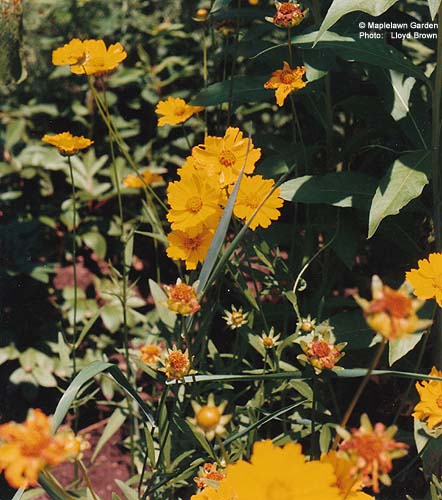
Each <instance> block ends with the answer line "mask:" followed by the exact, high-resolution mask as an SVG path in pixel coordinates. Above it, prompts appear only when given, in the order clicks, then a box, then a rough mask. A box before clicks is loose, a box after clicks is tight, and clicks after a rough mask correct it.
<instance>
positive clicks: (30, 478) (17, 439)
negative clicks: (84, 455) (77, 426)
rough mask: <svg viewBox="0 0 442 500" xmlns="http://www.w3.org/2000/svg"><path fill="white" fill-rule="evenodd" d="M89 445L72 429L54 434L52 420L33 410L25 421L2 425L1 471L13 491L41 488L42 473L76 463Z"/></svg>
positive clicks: (0, 428) (0, 434)
mask: <svg viewBox="0 0 442 500" xmlns="http://www.w3.org/2000/svg"><path fill="white" fill-rule="evenodd" d="M88 446H89V445H88V443H87V442H86V441H83V440H82V439H81V438H80V437H78V436H75V435H74V434H73V432H72V431H71V430H70V429H67V428H61V429H60V430H59V431H57V432H56V433H55V434H54V433H53V432H52V420H51V418H50V417H47V416H46V415H45V414H44V413H43V412H42V411H41V410H39V409H35V410H30V411H29V413H28V416H27V419H26V421H25V422H23V423H21V424H18V423H16V422H9V423H6V424H3V425H0V472H2V471H4V472H5V478H6V480H7V481H8V483H9V484H10V485H11V486H12V487H13V488H28V487H29V486H37V484H38V474H39V473H40V471H42V470H43V469H45V468H46V467H53V466H55V465H58V464H60V463H62V462H65V461H67V460H75V459H76V458H78V457H79V456H80V454H81V452H82V451H83V450H85V449H86V448H88Z"/></svg>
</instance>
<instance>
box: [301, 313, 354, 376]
mask: <svg viewBox="0 0 442 500" xmlns="http://www.w3.org/2000/svg"><path fill="white" fill-rule="evenodd" d="M295 342H296V343H298V344H299V345H300V346H301V349H302V351H303V354H299V355H298V357H297V358H298V359H299V360H300V361H301V362H302V363H304V364H310V365H311V366H313V368H314V370H315V373H321V371H322V370H324V369H325V368H328V369H330V370H331V369H333V368H339V367H337V366H336V364H337V363H338V362H339V360H340V359H341V358H342V357H343V356H344V353H343V352H342V350H343V349H344V347H345V346H346V345H347V342H341V343H339V344H336V338H335V336H334V335H333V332H332V327H331V326H330V325H329V324H328V322H326V321H324V322H323V323H321V324H320V325H318V326H317V327H316V329H315V330H314V332H312V333H309V334H307V335H304V336H301V337H298V338H297V339H296V340H295Z"/></svg>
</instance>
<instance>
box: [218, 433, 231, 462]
mask: <svg viewBox="0 0 442 500" xmlns="http://www.w3.org/2000/svg"><path fill="white" fill-rule="evenodd" d="M216 442H217V443H218V446H219V449H220V451H221V456H222V458H223V461H224V464H222V465H223V467H225V466H226V465H227V464H228V463H229V455H228V454H227V451H226V447H225V446H224V443H223V440H222V439H221V438H220V437H219V436H218V434H217V435H216Z"/></svg>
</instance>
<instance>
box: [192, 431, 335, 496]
mask: <svg viewBox="0 0 442 500" xmlns="http://www.w3.org/2000/svg"><path fill="white" fill-rule="evenodd" d="M250 461H251V463H248V462H245V461H244V460H240V461H239V462H237V463H235V464H233V465H228V466H227V470H226V476H227V477H226V479H223V480H222V481H220V487H221V486H223V485H225V486H224V487H225V488H227V487H230V488H231V490H232V491H233V492H234V493H235V494H236V495H237V496H232V497H230V498H237V499H238V500H270V499H272V500H273V499H274V500H282V499H283V500H342V496H341V493H340V491H339V489H338V488H337V487H336V486H335V483H336V477H335V474H334V472H333V467H332V466H331V464H328V463H324V462H320V461H318V460H313V461H311V462H306V460H305V457H304V455H303V454H302V450H301V445H300V444H294V443H288V444H286V445H285V446H284V447H283V448H280V447H278V446H274V445H273V444H272V442H271V441H270V440H267V441H260V442H258V443H255V445H254V447H253V454H252V457H251V460H250ZM204 491H206V490H204ZM202 498H204V497H201V499H202ZM208 498H210V497H208ZM214 498H217V497H214ZM226 498H229V497H226ZM230 498H229V500H230ZM198 500H199V498H198Z"/></svg>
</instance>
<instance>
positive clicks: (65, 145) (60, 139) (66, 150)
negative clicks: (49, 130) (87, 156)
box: [41, 132, 94, 156]
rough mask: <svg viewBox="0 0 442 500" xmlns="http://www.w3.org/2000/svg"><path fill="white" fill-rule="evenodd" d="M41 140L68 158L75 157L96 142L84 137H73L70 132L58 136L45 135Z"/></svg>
mask: <svg viewBox="0 0 442 500" xmlns="http://www.w3.org/2000/svg"><path fill="white" fill-rule="evenodd" d="M41 140H42V141H43V142H46V143H47V144H50V145H51V146H55V147H56V148H57V149H58V151H59V152H60V154H62V155H66V156H70V155H74V154H76V153H77V152H78V151H80V150H81V149H86V148H88V147H89V146H90V145H91V144H93V143H94V141H91V140H90V139H86V137H83V136H82V135H80V136H77V135H72V134H71V133H70V132H62V133H61V134H56V135H47V134H45V135H44V136H43V137H42V139H41Z"/></svg>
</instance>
